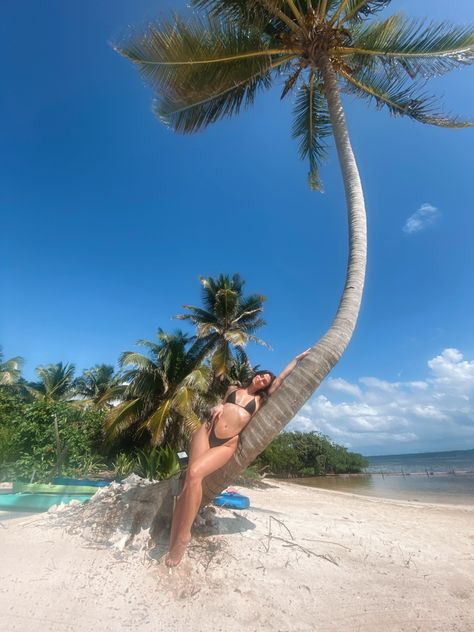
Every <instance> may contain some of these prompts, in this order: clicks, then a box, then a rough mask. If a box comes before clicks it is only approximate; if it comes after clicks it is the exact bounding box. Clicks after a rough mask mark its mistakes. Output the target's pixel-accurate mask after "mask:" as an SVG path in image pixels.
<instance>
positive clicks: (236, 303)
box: [176, 274, 268, 379]
mask: <svg viewBox="0 0 474 632" xmlns="http://www.w3.org/2000/svg"><path fill="white" fill-rule="evenodd" d="M200 281H201V285H202V303H203V306H204V308H201V307H194V306H193V305H184V307H185V308H186V309H188V310H189V311H190V313H189V314H180V315H178V316H176V318H178V319H181V320H190V321H191V322H192V323H193V325H195V326H196V328H197V336H198V338H200V339H201V340H202V342H203V343H204V344H205V345H206V348H207V350H208V353H209V355H210V356H211V366H212V369H213V371H214V374H215V375H216V377H218V378H221V379H223V378H225V377H228V376H229V372H230V370H231V366H232V364H233V362H234V359H235V358H234V355H233V350H234V351H236V350H240V351H241V352H243V349H244V347H245V346H246V345H247V343H248V342H249V341H252V342H257V343H259V344H262V345H265V346H268V345H266V343H265V342H263V340H260V338H257V337H256V336H255V335H254V332H255V331H256V330H257V329H258V328H259V327H262V326H263V325H265V321H264V320H263V319H262V318H261V317H260V315H261V313H262V311H263V306H262V304H263V302H264V300H265V297H264V296H262V295H260V294H251V295H249V296H244V295H243V286H244V283H245V281H244V280H243V279H242V278H241V277H240V275H239V274H234V275H233V276H232V277H230V276H229V275H226V274H221V275H219V276H218V277H217V279H213V278H212V277H209V278H208V279H205V278H204V277H200Z"/></svg>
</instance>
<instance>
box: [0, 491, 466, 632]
mask: <svg viewBox="0 0 474 632" xmlns="http://www.w3.org/2000/svg"><path fill="white" fill-rule="evenodd" d="M237 489H239V491H240V492H241V493H243V494H245V495H247V496H249V497H250V501H251V507H250V508H249V509H246V510H243V511H237V510H229V509H221V508H216V514H215V521H214V522H215V524H214V525H213V526H212V527H209V526H208V527H203V528H202V529H200V530H198V531H199V533H198V534H197V535H196V537H195V538H194V540H193V542H192V544H191V547H190V548H189V551H188V553H187V554H186V556H185V557H184V559H183V561H182V563H181V564H180V565H179V566H178V567H177V568H176V569H173V570H171V571H169V569H168V568H167V567H166V566H165V565H164V559H163V557H162V556H163V554H164V552H165V550H164V549H163V548H161V549H160V547H156V548H155V549H152V550H147V549H146V546H145V542H146V538H137V540H136V542H135V544H134V548H132V549H129V550H125V551H120V550H118V549H114V548H100V547H97V546H96V545H92V544H91V543H89V542H87V541H85V540H84V539H82V538H81V537H80V536H79V535H72V534H70V533H68V532H67V531H66V530H65V529H64V527H62V526H61V517H60V515H56V516H55V515H45V514H43V515H38V516H33V517H28V518H17V519H14V520H6V521H4V522H3V523H1V524H0V559H1V583H0V606H1V611H2V618H1V621H2V625H1V628H2V630H5V632H10V631H11V630H21V631H22V632H30V631H33V630H35V631H36V630H37V629H40V630H42V631H44V632H48V631H51V632H53V631H54V632H73V631H74V632H86V631H87V632H90V630H96V631H99V632H102V631H104V632H106V631H110V632H115V631H119V630H120V631H121V630H133V631H134V632H142V631H146V630H179V631H180V630H188V629H192V630H194V631H201V630H202V631H203V632H204V631H206V632H207V631H209V632H210V631H211V630H212V632H218V631H222V632H227V631H228V632H231V631H232V632H233V631H236V632H237V631H239V632H240V631H242V630H249V631H253V630H255V631H257V630H272V631H278V632H280V631H281V632H286V631H290V630H291V631H297V632H300V631H301V632H306V631H308V632H310V631H311V632H314V631H315V630H321V631H322V630H324V631H327V630H335V631H336V630H337V631H351V632H352V631H354V632H355V631H361V632H362V631H364V632H368V631H371V632H372V631H373V632H375V631H377V632H379V631H381V630H383V631H385V632H386V631H392V630H393V631H394V632H395V631H396V632H402V631H403V632H405V631H406V632H408V631H413V632H415V631H418V632H424V631H426V632H428V631H430V632H434V631H438V630H439V631H440V632H472V630H473V629H474V508H473V507H463V506H454V505H453V506H447V505H428V504H421V503H410V502H404V501H391V500H381V499H376V498H366V497H361V496H356V495H352V494H346V493H341V492H334V491H331V492H327V491H322V490H318V489H314V488H306V487H301V486H294V485H291V484H289V483H280V482H279V483H278V485H273V484H272V487H271V488H268V489H255V488H251V489H250V488H245V487H242V486H239V487H238V488H237Z"/></svg>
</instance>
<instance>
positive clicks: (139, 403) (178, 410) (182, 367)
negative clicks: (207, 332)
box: [102, 329, 210, 446]
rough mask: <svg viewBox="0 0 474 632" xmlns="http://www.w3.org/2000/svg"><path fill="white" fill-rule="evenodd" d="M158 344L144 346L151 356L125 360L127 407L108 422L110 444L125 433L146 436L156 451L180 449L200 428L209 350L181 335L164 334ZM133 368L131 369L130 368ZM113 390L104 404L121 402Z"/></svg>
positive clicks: (143, 342) (128, 356)
mask: <svg viewBox="0 0 474 632" xmlns="http://www.w3.org/2000/svg"><path fill="white" fill-rule="evenodd" d="M157 336H158V340H159V342H158V343H155V342H152V341H149V340H139V341H138V342H137V344H139V345H141V346H145V347H147V349H148V351H149V356H147V355H143V354H141V353H137V352H133V351H126V352H124V353H122V355H121V356H120V360H119V363H120V366H121V367H122V368H124V369H126V370H125V372H124V373H123V384H125V386H124V388H123V399H124V400H125V401H123V402H122V403H121V404H119V405H118V406H116V407H115V408H113V409H112V410H111V411H110V412H109V413H108V416H107V420H106V432H107V436H108V438H109V439H115V438H118V437H119V436H120V435H121V434H123V433H124V432H129V431H130V430H132V431H135V432H136V434H137V436H140V435H142V436H143V434H146V435H147V436H148V438H149V442H150V443H151V445H154V446H156V445H160V444H164V443H167V442H169V443H170V444H171V445H176V446H178V445H180V444H181V443H182V442H183V440H184V439H185V438H186V436H188V435H190V434H191V433H192V432H194V431H195V430H196V429H197V428H198V427H199V426H200V418H199V416H198V412H199V413H202V410H201V409H202V408H204V407H205V396H206V393H207V390H208V386H209V377H210V371H209V367H207V366H205V365H203V364H202V360H203V358H204V355H205V350H204V347H203V345H202V343H201V342H195V343H194V344H191V342H192V338H191V337H190V336H187V335H186V334H184V333H183V332H182V331H180V330H178V331H176V332H175V333H173V334H169V333H166V332H164V331H163V330H162V329H159V330H158V334H157ZM127 367H131V368H127ZM116 394H117V391H116V389H115V390H114V389H112V390H111V393H110V394H109V395H108V396H104V397H103V398H102V401H105V399H110V398H114V397H116Z"/></svg>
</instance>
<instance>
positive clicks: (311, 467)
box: [254, 431, 368, 478]
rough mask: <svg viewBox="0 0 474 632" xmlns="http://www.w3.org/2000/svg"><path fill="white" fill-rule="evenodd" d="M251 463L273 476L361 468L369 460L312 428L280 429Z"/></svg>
mask: <svg viewBox="0 0 474 632" xmlns="http://www.w3.org/2000/svg"><path fill="white" fill-rule="evenodd" d="M254 464H255V466H256V467H257V468H258V469H263V468H266V469H267V470H268V471H269V472H271V473H272V474H273V475H274V476H279V477H288V478H289V477H301V476H318V475H324V474H328V473H335V474H343V473H352V472H360V471H361V469H362V468H364V467H366V466H367V465H368V461H367V460H366V459H364V457H363V456H361V455H360V454H356V453H353V452H349V451H348V450H347V448H344V447H343V446H340V445H337V444H335V443H333V442H332V441H331V440H330V439H328V438H327V437H325V436H324V435H322V434H320V433H317V432H315V431H313V432H282V433H280V434H279V435H278V436H277V437H276V439H274V440H273V441H272V443H270V445H269V446H267V447H266V448H265V450H264V451H263V452H262V453H261V454H260V455H259V456H258V457H257V459H256V460H255V461H254Z"/></svg>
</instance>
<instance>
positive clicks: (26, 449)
mask: <svg viewBox="0 0 474 632" xmlns="http://www.w3.org/2000/svg"><path fill="white" fill-rule="evenodd" d="M55 419H56V421H57V426H58V436H59V445H58V443H57V438H56V435H55V428H54V420H55ZM103 424H104V415H103V413H102V412H100V411H96V410H93V409H90V408H89V409H84V410H81V409H77V408H76V407H74V406H72V405H70V404H68V403H66V402H59V401H58V402H55V401H46V400H38V401H35V402H32V403H24V402H21V400H19V399H18V398H14V399H13V398H11V396H10V398H8V397H6V396H5V395H4V394H2V395H1V397H0V429H1V435H0V436H1V437H2V439H3V441H2V448H1V450H0V451H1V453H2V456H3V458H2V460H1V461H0V476H3V477H5V476H6V475H7V474H8V476H12V477H14V478H18V479H23V480H29V479H30V478H31V477H33V476H34V479H35V480H36V481H38V482H41V481H49V480H50V478H51V476H54V475H55V474H56V473H59V471H60V472H61V473H63V474H66V475H72V476H75V475H77V474H84V475H87V474H89V473H92V472H94V471H97V469H99V468H100V467H101V466H102V465H103V464H102V463H101V457H100V456H99V455H100V453H101V448H102V442H103Z"/></svg>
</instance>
